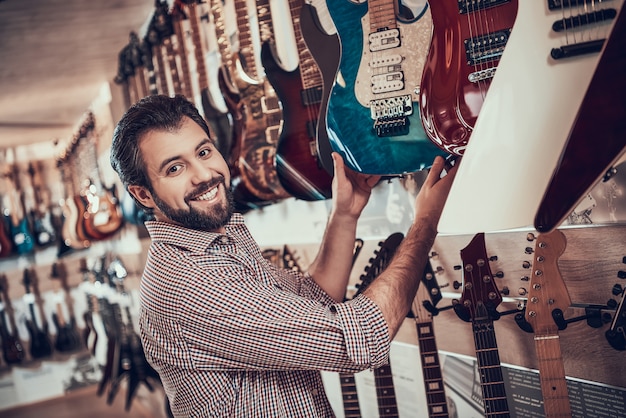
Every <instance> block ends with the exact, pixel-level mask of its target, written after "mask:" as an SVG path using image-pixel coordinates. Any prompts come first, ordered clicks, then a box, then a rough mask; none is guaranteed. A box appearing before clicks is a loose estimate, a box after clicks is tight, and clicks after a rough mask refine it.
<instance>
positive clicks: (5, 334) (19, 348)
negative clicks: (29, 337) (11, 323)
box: [0, 310, 26, 364]
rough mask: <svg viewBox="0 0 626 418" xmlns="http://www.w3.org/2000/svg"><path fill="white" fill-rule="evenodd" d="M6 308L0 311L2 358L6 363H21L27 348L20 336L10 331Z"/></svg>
mask: <svg viewBox="0 0 626 418" xmlns="http://www.w3.org/2000/svg"><path fill="white" fill-rule="evenodd" d="M5 313H6V311H5V310H1V311H0V316H1V318H0V337H2V358H3V359H4V361H5V363H6V364H17V363H21V362H22V360H24V358H25V357H26V350H24V346H23V345H22V342H21V341H20V340H19V338H17V337H16V335H14V334H12V333H10V332H9V329H8V327H7V323H6V319H5Z"/></svg>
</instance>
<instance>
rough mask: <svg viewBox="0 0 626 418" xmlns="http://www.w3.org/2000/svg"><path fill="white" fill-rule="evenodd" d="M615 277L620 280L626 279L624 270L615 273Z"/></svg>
mask: <svg viewBox="0 0 626 418" xmlns="http://www.w3.org/2000/svg"><path fill="white" fill-rule="evenodd" d="M617 277H619V278H620V279H626V271H624V270H620V271H618V272H617Z"/></svg>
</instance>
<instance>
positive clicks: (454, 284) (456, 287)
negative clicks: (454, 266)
mask: <svg viewBox="0 0 626 418" xmlns="http://www.w3.org/2000/svg"><path fill="white" fill-rule="evenodd" d="M461 286H463V283H461V282H459V281H458V280H455V281H454V282H452V287H454V288H455V289H460V288H461Z"/></svg>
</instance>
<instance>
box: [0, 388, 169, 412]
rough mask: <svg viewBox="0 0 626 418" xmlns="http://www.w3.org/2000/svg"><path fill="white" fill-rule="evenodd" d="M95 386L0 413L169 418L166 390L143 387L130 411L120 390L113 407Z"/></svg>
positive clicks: (139, 390)
mask: <svg viewBox="0 0 626 418" xmlns="http://www.w3.org/2000/svg"><path fill="white" fill-rule="evenodd" d="M96 389H97V388H96V385H94V386H92V387H88V388H85V389H80V390H77V391H76V392H73V393H71V394H68V395H66V396H63V397H60V398H55V399H51V400H47V401H44V402H39V403H34V404H30V405H26V406H20V407H18V408H12V409H5V410H2V411H0V417H1V418H4V417H7V418H9V417H10V418H39V417H46V418H84V417H89V418H111V417H124V418H167V414H166V413H165V401H164V400H165V394H164V393H163V389H161V388H160V387H159V388H155V389H154V392H150V391H149V390H148V389H147V388H144V387H141V386H140V388H139V389H138V391H137V395H136V397H135V398H134V400H133V402H132V404H131V408H130V410H129V411H126V410H124V403H125V396H123V395H124V392H123V391H120V393H119V394H118V396H116V398H115V399H114V401H113V403H112V404H111V405H108V404H107V403H106V399H105V398H104V397H99V396H98V395H97V394H96Z"/></svg>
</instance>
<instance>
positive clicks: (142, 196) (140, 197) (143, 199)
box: [128, 184, 156, 209]
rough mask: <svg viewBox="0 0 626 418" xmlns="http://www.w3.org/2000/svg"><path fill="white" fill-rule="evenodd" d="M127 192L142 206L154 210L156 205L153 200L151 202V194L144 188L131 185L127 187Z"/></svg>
mask: <svg viewBox="0 0 626 418" xmlns="http://www.w3.org/2000/svg"><path fill="white" fill-rule="evenodd" d="M128 192H129V193H130V194H131V195H133V197H134V198H135V199H137V201H138V202H139V203H141V204H142V205H143V206H145V207H147V208H151V209H154V208H155V206H156V205H155V204H154V200H152V193H150V191H149V190H148V189H146V188H145V187H143V186H138V185H135V184H131V185H129V186H128Z"/></svg>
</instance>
